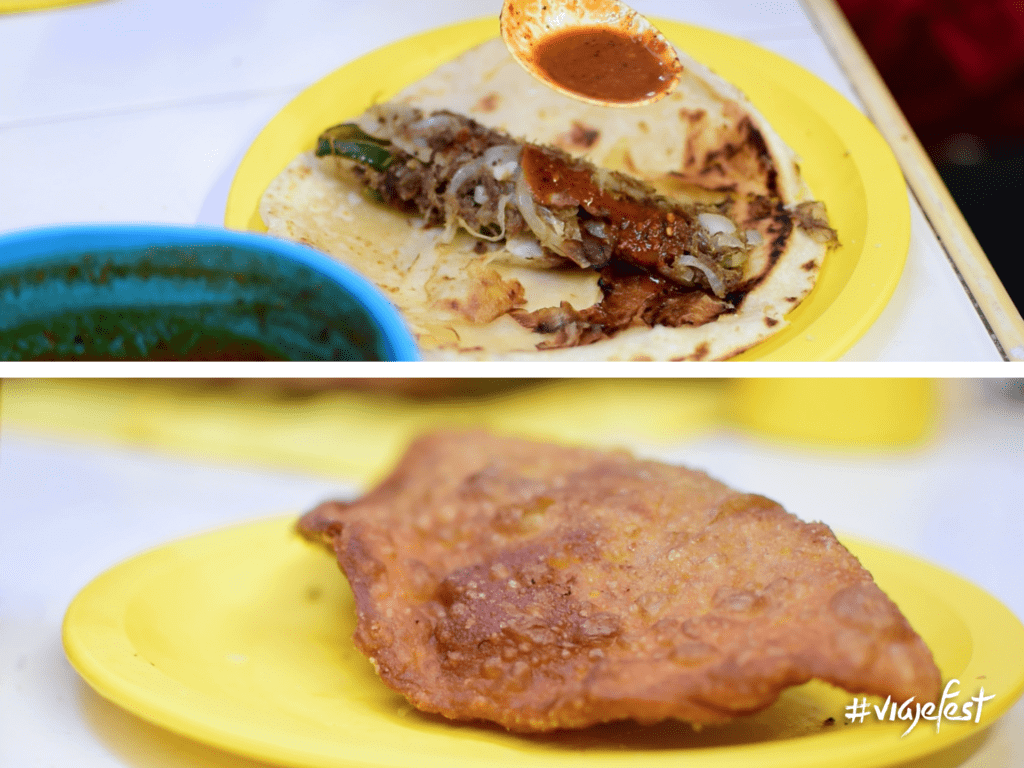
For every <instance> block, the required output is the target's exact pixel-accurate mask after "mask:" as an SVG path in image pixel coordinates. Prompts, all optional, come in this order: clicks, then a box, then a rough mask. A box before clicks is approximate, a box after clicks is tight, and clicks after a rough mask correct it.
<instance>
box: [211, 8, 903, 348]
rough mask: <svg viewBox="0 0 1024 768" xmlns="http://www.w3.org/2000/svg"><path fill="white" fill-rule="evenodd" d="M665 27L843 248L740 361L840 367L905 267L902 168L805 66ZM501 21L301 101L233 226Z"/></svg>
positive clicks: (271, 128) (261, 141)
mask: <svg viewBox="0 0 1024 768" xmlns="http://www.w3.org/2000/svg"><path fill="white" fill-rule="evenodd" d="M657 23H658V27H659V28H660V29H661V30H662V32H664V33H665V35H666V36H667V37H668V38H669V39H670V40H671V41H672V42H673V43H675V44H676V45H678V46H679V47H680V48H682V49H684V50H686V51H687V52H688V53H690V54H691V55H692V56H693V57H694V58H696V59H698V60H699V61H702V62H704V63H705V64H707V65H708V66H710V67H711V68H712V69H714V70H715V71H716V72H717V73H718V74H720V75H721V76H723V77H724V78H726V79H727V80H730V81H732V82H733V83H735V84H736V85H738V86H739V87H740V88H742V89H743V90H744V91H745V92H746V93H747V95H748V96H749V97H750V99H751V100H752V101H753V103H754V104H755V105H756V106H757V108H758V109H759V110H761V112H762V113H763V114H764V115H765V117H766V118H767V119H768V120H769V122H771V124H772V125H773V126H774V127H775V128H776V130H778V132H779V133H780V134H781V136H782V138H783V139H785V141H786V142H787V143H789V145H790V146H791V147H793V149H794V150H796V152H797V154H798V155H799V156H800V158H801V169H802V170H803V174H804V177H805V178H806V180H807V182H808V184H809V185H810V187H811V189H812V190H813V191H814V194H815V196H816V197H817V198H818V199H820V200H822V201H824V202H825V204H826V206H827V207H828V212H829V216H830V218H831V220H832V223H833V225H834V226H835V227H836V229H837V230H838V231H839V238H840V240H841V241H842V246H841V247H840V248H839V249H838V250H835V251H833V252H832V253H830V254H829V256H828V258H827V259H826V260H825V263H824V266H823V267H822V270H821V273H820V275H819V277H818V282H817V285H816V286H815V288H814V291H813V292H812V293H811V295H810V296H808V297H807V299H805V300H804V301H803V303H802V304H800V306H799V307H797V308H796V309H795V310H793V312H791V313H790V314H789V315H788V318H789V320H790V325H789V326H788V327H787V328H786V329H784V330H782V331H780V332H779V333H778V334H776V335H775V336H773V337H772V338H770V339H768V340H767V341H765V342H763V343H761V344H759V345H757V346H756V347H754V348H752V349H750V350H748V351H747V352H745V353H743V354H742V355H739V356H738V357H736V358H734V359H737V360H778V361H781V360H796V361H817V360H834V359H837V358H839V357H841V356H842V355H843V353H844V352H846V351H847V350H848V349H849V348H850V347H851V346H852V345H853V344H854V342H856V341H857V339H859V338H860V337H861V335H863V333H864V332H865V331H867V329H868V328H869V327H870V326H871V324H872V323H873V322H874V321H875V320H876V319H877V318H878V315H879V314H880V313H881V311H882V309H883V308H884V307H885V305H886V303H887V302H888V301H889V298H890V297H891V296H892V293H893V291H894V290H895V289H896V283H897V282H898V281H899V278H900V274H901V272H902V271H903V265H904V263H905V262H906V257H907V248H908V246H909V243H910V206H909V200H908V197H907V191H906V186H905V184H904V181H903V176H902V175H901V173H900V170H899V166H898V165H897V163H896V159H895V158H894V157H893V154H892V151H891V150H890V149H889V146H888V145H887V144H886V143H885V140H884V139H883V138H882V137H881V136H880V135H879V133H878V131H876V130H875V128H874V126H872V125H871V123H870V122H869V121H868V120H867V118H865V117H864V115H863V114H861V113H860V112H859V111H858V110H857V109H856V108H855V107H854V106H853V105H851V104H850V103H849V102H848V101H846V99H844V98H843V97H842V96H841V95H840V94H838V93H837V92H836V91H834V90H833V89H832V88H831V87H829V86H828V85H827V84H825V83H824V82H822V81H821V80H819V79H818V78H817V77H815V76H814V75H812V74H811V73H809V72H807V71H806V70H804V69H802V68H800V67H798V66H797V65H796V64H793V63H792V62H790V61H788V60H786V59H784V58H782V57H780V56H776V55H775V54H773V53H771V52H769V51H766V50H764V49H763V48H759V47H757V46H756V45H752V44H751V43H748V42H746V41H743V40H739V39H736V38H733V37H729V36H727V35H722V34H719V33H717V32H711V31H709V30H706V29H701V28H699V27H693V26H689V25H686V24H680V23H678V22H672V21H658V22H657ZM497 32H498V26H497V21H496V20H492V19H481V20H477V21H469V22H464V23H461V24H456V25H453V26H449V27H444V28H441V29H438V30H435V31H432V32H427V33H424V34H421V35H417V36H415V37H411V38H408V39H407V40H402V41H400V42H397V43H394V44H392V45H389V46H387V47H384V48H381V49H380V50H377V51H374V52H373V53H370V54H368V55H366V56H363V57H362V58H360V59H357V60H356V61H354V62H352V63H351V64H348V65H346V66H344V67H342V68H341V69H339V70H337V71H335V72H333V73H332V74H330V75H328V76H327V77H325V78H324V79H323V80H320V81H319V82H318V83H316V84H314V85H313V86H311V87H310V88H308V89H306V90H305V91H303V92H302V93H301V94H300V95H299V96H298V97H296V99H295V100H294V101H292V102H291V103H290V104H288V105H287V106H286V107H285V108H284V109H283V110H281V112H280V113H279V114H278V115H277V116H276V117H275V118H274V119H273V120H271V122H270V123H269V124H268V125H267V126H266V128H264V130H263V131H262V133H260V135H259V136H258V137H257V138H256V141H255V142H254V143H253V145H252V147H250V149H249V151H248V153H247V154H246V155H245V157H244V158H243V160H242V163H241V165H240V166H239V168H238V171H237V173H236V175H235V179H234V182H233V184H232V187H231V190H230V192H229V194H228V201H227V211H226V213H225V217H224V222H225V225H226V226H228V227H230V228H233V229H251V230H254V231H258V232H262V231H266V227H265V225H264V224H263V221H262V220H261V219H260V216H259V200H260V197H261V196H262V195H263V192H264V190H265V189H266V188H267V186H268V185H269V184H270V182H271V180H272V179H273V178H274V177H275V176H277V175H278V174H279V173H280V172H281V171H282V170H283V169H284V167H285V166H286V165H287V164H288V163H289V162H291V161H292V160H293V159H294V158H295V156H296V155H298V154H299V153H300V152H304V151H307V150H310V149H312V148H313V147H314V146H315V144H316V138H317V136H318V135H319V134H320V132H321V131H322V130H323V129H324V128H326V127H328V126H330V125H334V124H336V123H338V122H339V121H341V120H343V119H346V118H348V117H352V116H355V115H358V114H360V113H361V112H362V111H364V110H365V109H366V108H367V107H369V106H370V105H371V104H372V103H375V102H379V101H383V100H386V99H388V98H390V97H391V96H393V95H394V94H395V93H397V92H398V91H399V90H401V89H402V88H403V87H405V86H406V85H408V84H410V83H412V82H414V81H416V80H418V79H420V78H421V77H423V76H425V75H427V74H428V73H429V72H431V71H432V70H433V69H435V68H436V67H437V66H439V65H440V64H442V63H444V62H445V61H448V60H450V59H452V58H454V57H455V56H457V55H458V54H460V53H462V52H463V51H465V50H467V49H469V48H471V47H473V46H474V45H476V44H478V43H480V42H483V41H484V40H487V39H489V38H491V37H494V36H495V35H496V34H497Z"/></svg>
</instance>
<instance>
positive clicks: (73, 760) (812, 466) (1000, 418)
mask: <svg viewBox="0 0 1024 768" xmlns="http://www.w3.org/2000/svg"><path fill="white" fill-rule="evenodd" d="M947 386H948V387H949V388H950V389H951V390H952V391H953V394H954V397H953V402H954V406H953V407H951V408H950V409H949V413H948V415H947V416H946V417H945V419H944V423H943V424H942V426H941V428H940V429H939V430H938V432H937V433H936V434H935V435H934V436H933V437H931V438H930V439H929V440H928V441H927V442H926V443H925V444H923V445H920V446H917V447H913V448H908V449H905V450H886V451H867V450H843V449H838V448H832V449H823V448H820V447H814V446H812V445H810V444H803V443H790V444H788V445H783V444H780V443H779V442H777V441H768V440H766V439H765V438H763V437H755V436H752V435H747V434H744V433H740V432H736V431H730V430H724V429H718V430H712V431H708V432H702V433H700V434H696V435H693V436H690V437H686V438H680V440H679V441H677V442H674V443H670V444H667V445H663V446H662V447H660V448H657V449H651V448H649V447H647V448H645V447H644V446H642V445H641V446H634V447H635V448H637V449H638V450H640V451H642V452H644V453H647V454H650V455H654V456H656V457H660V458H664V459H666V460H669V461H676V462H681V463H685V464H688V465H690V466H695V467H701V468H705V469H707V470H708V471H710V472H711V473H712V474H714V475H716V476H718V477H720V478H722V479H723V480H725V481H727V482H728V483H730V484H731V485H733V486H734V487H737V488H741V489H747V490H756V491H757V492H759V493H763V494H765V495H767V496H769V497H771V498H774V499H776V500H778V501H780V502H782V503H783V504H784V505H785V506H786V507H787V508H788V509H789V510H790V511H792V512H794V513H795V514H797V515H799V516H800V517H802V518H803V519H805V520H818V519H820V520H823V521H824V522H826V523H828V524H829V525H831V526H832V527H833V528H834V529H836V530H838V531H840V532H845V533H847V534H851V535H854V536H857V537H860V538H864V539H868V540H872V541H875V542H879V543H882V544H886V545H891V546H893V547H897V548H899V549H902V550H904V551H907V552H910V553H913V554H916V555H918V556H920V557H922V558H925V559H926V560H928V561H931V562H933V563H935V564H938V565H940V566H942V567H944V568H947V569H949V570H951V571H953V572H955V573H957V574H959V575H961V576H963V577H965V578H967V579H969V580H971V581H973V582H974V583H976V584H977V585H979V586H981V587H983V588H984V589H986V590H987V591H989V592H990V593H991V594H993V595H994V596H996V597H997V598H999V599H1000V600H1001V601H1002V602H1003V603H1004V604H1005V605H1006V606H1008V607H1009V608H1010V609H1011V610H1012V611H1013V612H1014V613H1015V614H1016V615H1017V616H1024V580H1022V579H1021V578H1020V576H1021V572H1022V567H1021V563H1022V562H1024V515H1022V511H1024V510H1022V503H1021V499H1022V498H1024V471H1022V470H1024V428H1022V427H1024V399H1016V400H1014V399H1011V398H1009V397H1007V390H1006V388H1005V386H1004V385H1001V384H1000V383H999V382H995V381H990V382H987V383H985V384H984V385H982V384H981V383H978V382H967V383H963V384H955V383H951V384H949V385H947ZM1019 386H1020V385H1019V384H1018V385H1017V387H1018V395H1019ZM811 478H813V480H812V479H811ZM355 491H356V489H355V487H354V486H353V484H352V483H351V482H347V481H345V480H344V479H337V478H330V477H325V476H315V475H302V474H298V473H288V472H282V471H280V470H271V469H267V468H261V467H258V466H252V465H249V466H244V465H239V464H231V463H226V462H215V461H211V460H199V459H198V458H197V457H195V456H192V457H186V456H182V455H174V454H169V453H159V452H156V451H153V450H149V449H132V448H127V447H114V446H112V445H110V444H103V443H100V442H98V441H96V442H92V441H86V442H83V441H81V440H79V441H77V442H76V441H73V440H70V439H66V438H57V437H54V436H52V435H45V434H43V433H41V432H38V431H25V430H20V431H12V430H11V428H10V427H8V428H6V429H5V430H4V431H3V432H2V433H0V499H2V502H0V531H2V535H0V766H2V767H3V768H22V766H58V765H59V766H65V765H75V766H76V767H77V768H115V767H116V768H186V766H188V767H190V768H191V766H197V765H202V766H216V767H219V768H243V766H244V767H251V766H253V765H255V764H254V763H252V762H251V761H249V760H246V759H243V758H240V757H235V756H232V755H227V754H224V753H221V752H219V751H217V750H215V749H212V748H208V747H205V746H203V745H201V744H198V743H194V742H192V741H190V740H188V739H185V738H181V737H178V736H176V735H173V734H171V733H169V732H165V731H163V730H161V729H160V728H157V727H155V726H152V725H149V724H148V723H146V722H144V721H142V720H140V719H138V718H136V717H134V716H132V715H130V714H128V713H127V712H125V711H123V710H121V709H120V708H119V707H117V706H115V705H113V704H111V703H109V702H107V701H106V700H104V699H102V698H101V697H100V696H98V695H97V694H95V693H94V692H93V691H92V689H91V688H90V687H89V686H88V685H86V684H85V683H84V682H83V681H82V680H81V679H80V678H79V677H78V675H77V674H76V673H75V672H74V670H73V669H72V668H71V666H70V665H69V663H68V662H67V661H66V659H65V656H64V653H63V650H62V647H61V639H60V629H61V621H62V618H63V615H64V612H65V610H66V609H67V606H68V604H69V602H70V601H71V599H72V598H73V597H74V595H75V594H76V593H77V592H78V591H79V590H80V589H82V587H84V586H85V585H86V584H87V583H88V582H90V581H91V580H92V579H93V578H95V577H96V576H97V575H99V574H100V573H102V572H103V571H104V570H106V569H108V568H110V567H111V566H113V565H115V564H117V563H119V562H120V561H122V560H124V559H125V558H128V557H130V556H132V555H134V554H137V553H139V552H141V551H143V550H146V549H148V548H151V547H154V546H158V545H160V544H163V543H165V542H167V541H170V540H173V539H176V538H180V537H183V536H186V535H190V534H194V533H200V532H204V531H207V530H210V529H213V528H217V527H220V526H224V525H229V524H233V523H240V522H246V521H251V520H254V519H259V518H265V517H268V516H272V515H278V514H293V513H298V512H301V511H304V510H306V509H308V508H310V507H311V506H313V505H314V504H315V503H317V502H318V501H320V500H323V499H324V498H327V497H344V496H348V495H350V494H353V493H354V492H355ZM1022 652H1024V649H1022ZM986 691H987V692H989V693H995V694H996V695H997V696H998V695H999V694H1000V692H999V691H998V690H991V691H989V689H988V688H986ZM985 733H986V737H985V739H984V740H983V742H982V744H981V747H980V749H979V750H978V751H977V752H975V753H974V754H973V755H971V756H970V757H968V758H967V759H966V761H965V762H956V761H951V760H950V759H949V757H948V756H947V757H946V758H945V759H944V761H940V762H938V763H936V762H922V763H920V764H918V763H915V764H914V765H915V768H931V767H932V766H937V765H938V766H942V767H943V768H950V766H952V765H954V764H955V765H962V766H967V767H968V768H981V767H982V766H1024V700H1022V701H1019V702H1018V703H1017V704H1016V705H1015V706H1014V707H1013V708H1012V709H1011V710H1010V712H1009V713H1008V714H1006V715H1005V716H1004V717H1003V718H1002V719H1001V720H999V721H998V722H996V723H994V724H993V725H992V727H991V728H989V729H987V730H986V731H985ZM960 760H962V758H960Z"/></svg>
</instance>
